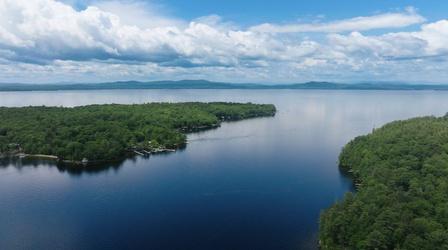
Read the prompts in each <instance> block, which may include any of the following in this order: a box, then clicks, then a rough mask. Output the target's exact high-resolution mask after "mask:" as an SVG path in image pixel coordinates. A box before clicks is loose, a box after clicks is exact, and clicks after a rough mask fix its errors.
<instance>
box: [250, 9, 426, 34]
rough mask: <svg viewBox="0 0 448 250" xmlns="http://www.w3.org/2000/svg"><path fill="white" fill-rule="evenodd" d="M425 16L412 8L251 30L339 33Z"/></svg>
mask: <svg viewBox="0 0 448 250" xmlns="http://www.w3.org/2000/svg"><path fill="white" fill-rule="evenodd" d="M424 21H425V18H424V17H422V16H420V15H418V14H417V13H416V12H415V10H414V9H408V10H407V11H406V12H405V13H386V14H380V15H374V16H362V17H355V18H351V19H345V20H340V21H334V22H328V23H297V24H287V25H276V24H269V23H265V24H261V25H257V26H254V27H252V28H251V30H253V31H258V32H269V33H297V32H324V33H339V32H346V31H366V30H373V29H389V28H402V27H407V26H410V25H413V24H419V23H423V22H424Z"/></svg>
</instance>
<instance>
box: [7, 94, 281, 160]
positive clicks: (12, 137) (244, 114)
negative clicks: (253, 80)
mask: <svg viewBox="0 0 448 250" xmlns="http://www.w3.org/2000/svg"><path fill="white" fill-rule="evenodd" d="M275 111H276V110H275V107H274V106H273V105H260V104H251V103H247V104H239V103H172V104H171V103H151V104H139V105H118V104H111V105H90V106H83V107H75V108H63V107H23V108H5V107H2V108H0V118H1V119H0V153H2V154H6V153H10V152H17V151H20V152H23V153H26V154H43V155H54V156H58V157H59V158H60V159H62V160H68V161H81V160H82V159H84V158H86V159H88V160H89V161H108V160H114V159H120V158H123V157H124V156H125V155H126V154H127V153H128V152H130V151H132V150H135V149H141V150H148V151H154V150H159V149H175V148H178V147H180V146H182V145H184V144H185V142H186V136H185V133H186V132H189V131H194V130H197V129H204V128H211V127H216V126H219V124H220V122H221V121H226V120H241V119H246V118H252V117H260V116H272V115H274V114H275Z"/></svg>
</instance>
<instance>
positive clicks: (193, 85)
mask: <svg viewBox="0 0 448 250" xmlns="http://www.w3.org/2000/svg"><path fill="white" fill-rule="evenodd" d="M101 89H104V90H106V89H331V90H448V85H436V84H406V83H393V82H381V83H353V84H349V83H333V82H306V83H295V84H257V83H226V82H212V81H206V80H181V81H149V82H139V81H117V82H104V83H90V84H88V83H63V84H22V83H1V84H0V91H57V90H101Z"/></svg>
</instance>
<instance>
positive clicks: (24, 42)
mask: <svg viewBox="0 0 448 250" xmlns="http://www.w3.org/2000/svg"><path fill="white" fill-rule="evenodd" d="M447 69H448V1H445V0H434V1H431V0H426V1H423V0H375V1H359V0H356V1H355V0H339V1H332V0H331V1H330V0H314V1H301V0H265V1H260V0H258V1H255V0H244V1H241V0H226V1H205V0H146V1H144V0H112V1H104V0H59V1H58V0H0V82H5V83H15V82H22V83H58V82H105V81H123V80H139V81H153V80H181V79H206V80H211V81H224V82H236V83H238V82H245V83H270V84H275V83H298V82H307V81H332V82H348V83H351V82H386V81H391V82H409V83H440V84H448V80H446V79H448V70H447Z"/></svg>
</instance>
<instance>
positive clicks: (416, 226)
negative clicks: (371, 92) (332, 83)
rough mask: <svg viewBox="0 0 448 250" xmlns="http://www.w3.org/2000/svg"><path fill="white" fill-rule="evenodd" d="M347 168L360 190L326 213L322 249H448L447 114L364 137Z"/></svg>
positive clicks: (345, 156)
mask: <svg viewBox="0 0 448 250" xmlns="http://www.w3.org/2000/svg"><path fill="white" fill-rule="evenodd" d="M340 166H341V168H343V169H344V170H346V171H349V172H351V173H352V175H353V177H354V178H355V181H356V183H357V185H358V191H357V192H356V194H352V193H348V194H347V195H346V197H345V198H344V199H343V200H342V201H340V202H337V203H336V204H335V205H333V206H332V207H331V208H330V209H328V210H326V211H325V212H323V214H322V215H321V222H320V245H321V248H322V249H331V250H335V249H416V250H417V249H418V250H424V249H428V250H435V249H448V117H442V118H435V117H425V118H416V119H411V120H407V121H397V122H393V123H390V124H388V125H386V126H384V127H382V128H381V129H378V130H376V131H374V132H373V133H371V134H369V135H367V136H361V137H358V138H356V139H354V140H353V141H352V142H350V143H349V144H348V145H346V147H345V148H344V149H343V151H342V153H341V155H340Z"/></svg>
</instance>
